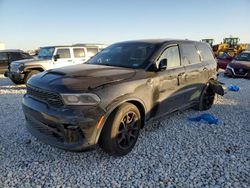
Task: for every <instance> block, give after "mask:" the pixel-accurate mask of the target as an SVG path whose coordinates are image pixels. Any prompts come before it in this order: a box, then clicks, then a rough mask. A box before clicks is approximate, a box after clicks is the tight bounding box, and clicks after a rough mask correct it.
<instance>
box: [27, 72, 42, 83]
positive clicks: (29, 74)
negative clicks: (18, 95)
mask: <svg viewBox="0 0 250 188" xmlns="http://www.w3.org/2000/svg"><path fill="white" fill-rule="evenodd" d="M38 73H40V71H38V70H32V71H30V72H27V73H26V74H25V77H24V83H25V84H26V83H27V82H28V80H29V79H30V78H31V77H32V76H33V75H35V74H38Z"/></svg>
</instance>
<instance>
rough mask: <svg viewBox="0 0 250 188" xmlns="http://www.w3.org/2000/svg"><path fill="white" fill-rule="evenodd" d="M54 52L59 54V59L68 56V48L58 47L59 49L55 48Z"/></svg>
mask: <svg viewBox="0 0 250 188" xmlns="http://www.w3.org/2000/svg"><path fill="white" fill-rule="evenodd" d="M56 54H57V55H59V58H60V59H63V58H70V51H69V48H60V49H57V52H56Z"/></svg>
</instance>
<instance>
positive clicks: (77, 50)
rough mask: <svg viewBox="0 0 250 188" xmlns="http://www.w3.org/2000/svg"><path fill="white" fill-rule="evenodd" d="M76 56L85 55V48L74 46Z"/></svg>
mask: <svg viewBox="0 0 250 188" xmlns="http://www.w3.org/2000/svg"><path fill="white" fill-rule="evenodd" d="M73 52H74V56H75V58H81V57H85V51H84V48H74V49H73Z"/></svg>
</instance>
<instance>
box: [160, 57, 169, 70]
mask: <svg viewBox="0 0 250 188" xmlns="http://www.w3.org/2000/svg"><path fill="white" fill-rule="evenodd" d="M167 64H168V60H167V59H162V60H161V61H160V63H159V70H160V71H161V70H165V69H166V68H167Z"/></svg>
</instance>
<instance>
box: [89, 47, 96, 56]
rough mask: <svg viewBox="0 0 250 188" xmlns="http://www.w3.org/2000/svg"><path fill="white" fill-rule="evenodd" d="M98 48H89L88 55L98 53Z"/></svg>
mask: <svg viewBox="0 0 250 188" xmlns="http://www.w3.org/2000/svg"><path fill="white" fill-rule="evenodd" d="M97 52H98V48H87V54H88V56H94V55H95V54H97Z"/></svg>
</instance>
